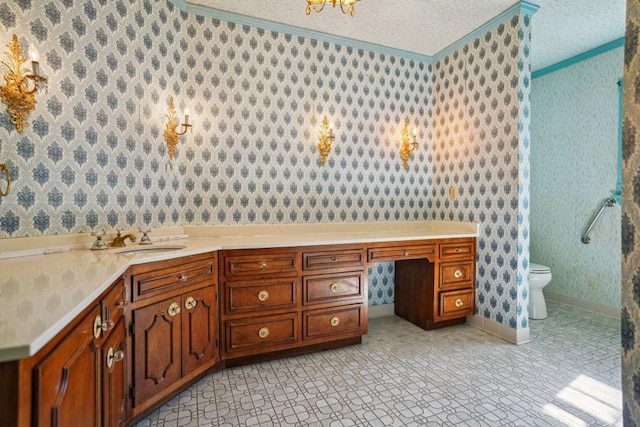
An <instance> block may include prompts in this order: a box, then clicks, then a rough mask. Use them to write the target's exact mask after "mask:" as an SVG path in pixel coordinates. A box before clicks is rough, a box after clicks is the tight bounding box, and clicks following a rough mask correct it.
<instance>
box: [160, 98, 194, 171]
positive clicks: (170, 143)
mask: <svg viewBox="0 0 640 427" xmlns="http://www.w3.org/2000/svg"><path fill="white" fill-rule="evenodd" d="M178 126H182V132H178V131H177V129H178ZM190 127H191V125H190V124H189V110H184V123H182V124H181V125H178V124H177V123H176V107H175V105H174V103H173V96H172V97H170V98H169V113H168V114H167V125H166V126H165V128H164V140H165V141H166V143H167V151H168V152H169V158H170V159H173V156H174V155H175V153H176V145H178V137H179V136H180V135H184V134H185V133H187V131H188V130H189V128H190Z"/></svg>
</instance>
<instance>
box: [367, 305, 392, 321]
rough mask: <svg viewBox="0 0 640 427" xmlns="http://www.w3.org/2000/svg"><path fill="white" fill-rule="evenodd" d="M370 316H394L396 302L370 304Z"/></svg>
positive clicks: (371, 317) (370, 317) (372, 317)
mask: <svg viewBox="0 0 640 427" xmlns="http://www.w3.org/2000/svg"><path fill="white" fill-rule="evenodd" d="M367 310H368V312H369V313H368V318H369V319H375V318H376V317H388V316H393V315H394V313H395V304H381V305H370V306H369V307H368V309H367Z"/></svg>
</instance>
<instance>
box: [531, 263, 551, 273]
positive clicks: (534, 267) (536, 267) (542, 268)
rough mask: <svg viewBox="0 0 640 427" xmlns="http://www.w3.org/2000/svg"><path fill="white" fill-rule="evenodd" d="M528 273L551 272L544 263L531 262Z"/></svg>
mask: <svg viewBox="0 0 640 427" xmlns="http://www.w3.org/2000/svg"><path fill="white" fill-rule="evenodd" d="M529 273H530V274H548V273H551V269H550V268H549V267H547V266H546V265H542V264H535V263H533V262H532V263H530V264H529Z"/></svg>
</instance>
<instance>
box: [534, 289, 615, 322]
mask: <svg viewBox="0 0 640 427" xmlns="http://www.w3.org/2000/svg"><path fill="white" fill-rule="evenodd" d="M543 293H544V297H545V299H546V300H547V301H553V302H557V303H560V304H565V305H570V306H572V307H576V308H580V309H582V310H587V311H591V312H593V313H598V314H602V315H603V316H607V317H612V318H614V319H620V307H611V306H610V305H604V304H599V303H597V302H591V301H585V300H583V299H578V298H573V297H568V296H566V295H561V294H556V293H554V292H547V291H543Z"/></svg>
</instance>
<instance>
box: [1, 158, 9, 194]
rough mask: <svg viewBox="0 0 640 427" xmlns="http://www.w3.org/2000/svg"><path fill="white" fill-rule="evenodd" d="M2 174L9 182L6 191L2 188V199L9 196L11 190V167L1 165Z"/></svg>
mask: <svg viewBox="0 0 640 427" xmlns="http://www.w3.org/2000/svg"><path fill="white" fill-rule="evenodd" d="M0 172H1V173H4V176H5V178H6V180H7V187H6V188H5V189H4V190H2V189H1V188H0V197H6V196H8V195H9V191H10V190H11V175H10V174H9V167H8V166H7V165H5V164H4V163H2V164H0Z"/></svg>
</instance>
